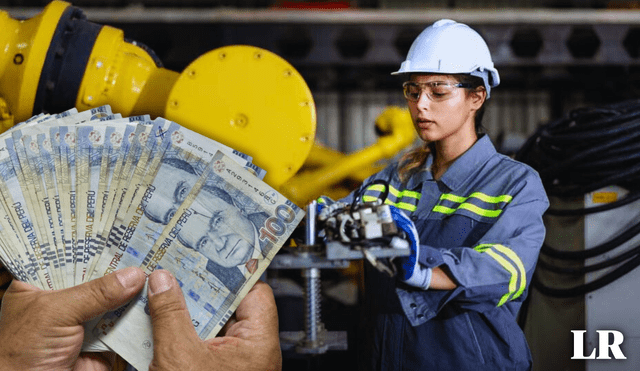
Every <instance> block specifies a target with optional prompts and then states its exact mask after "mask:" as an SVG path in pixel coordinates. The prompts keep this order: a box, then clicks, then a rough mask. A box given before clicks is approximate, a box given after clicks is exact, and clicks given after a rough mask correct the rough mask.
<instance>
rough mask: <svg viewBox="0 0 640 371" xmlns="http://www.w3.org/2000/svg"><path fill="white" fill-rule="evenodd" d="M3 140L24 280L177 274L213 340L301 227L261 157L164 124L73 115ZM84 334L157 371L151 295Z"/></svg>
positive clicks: (5, 245) (96, 112)
mask: <svg viewBox="0 0 640 371" xmlns="http://www.w3.org/2000/svg"><path fill="white" fill-rule="evenodd" d="M213 124H215V123H212V125H213ZM0 137H1V138H0V139H2V140H0V178H1V179H0V193H1V196H2V197H1V199H2V202H1V205H0V206H1V208H0V212H1V213H2V217H1V218H0V259H1V260H2V263H3V264H4V265H5V267H6V268H7V269H8V270H9V271H10V272H11V274H12V275H13V276H14V277H15V278H17V279H19V280H21V281H24V282H28V283H30V284H32V285H35V286H38V287H40V288H42V289H45V290H54V289H62V288H66V287H71V286H74V285H78V284H81V283H83V282H87V281H89V280H91V279H94V278H97V277H101V276H103V275H106V274H109V273H111V272H113V271H115V270H117V269H121V268H125V267H129V266H139V267H141V268H142V269H143V270H144V271H145V272H147V273H150V272H152V271H153V270H155V269H160V268H162V269H167V270H169V271H171V272H172V273H173V274H174V275H175V277H176V279H177V280H178V282H179V283H180V286H181V287H182V291H183V292H184V294H185V298H186V301H187V306H188V309H189V312H190V315H191V317H192V322H193V324H194V327H195V329H196V331H197V333H198V334H199V336H200V337H201V338H203V339H208V338H211V337H214V336H215V335H216V334H217V333H218V331H219V330H220V329H221V327H222V326H223V325H224V323H225V322H226V321H227V319H228V318H229V317H230V316H231V314H232V313H233V312H234V310H235V308H236V307H237V305H238V304H239V302H240V301H241V300H242V298H243V297H244V296H245V295H246V294H247V292H248V291H249V289H250V288H251V287H252V286H253V284H254V283H255V282H256V280H257V279H258V278H259V276H260V275H261V274H262V273H263V272H264V270H265V269H266V267H267V266H268V264H269V262H270V261H271V259H272V258H273V256H274V255H275V254H276V252H277V251H278V249H279V248H280V247H281V246H282V244H283V243H284V242H285V241H286V239H287V238H288V237H289V235H290V234H291V233H292V232H293V230H294V228H295V227H296V226H297V225H298V224H299V222H300V220H301V219H302V217H303V214H304V213H303V211H302V210H301V209H300V208H298V207H297V206H296V205H295V204H293V203H292V202H291V201H289V200H287V199H286V198H285V197H283V196H282V195H280V194H279V193H278V192H276V191H275V190H274V189H273V188H272V187H270V186H269V185H268V184H266V183H264V182H263V181H262V179H263V177H264V175H265V171H264V170H263V169H261V168H259V167H258V166H256V165H254V164H253V163H252V158H251V157H250V156H248V155H246V154H243V153H240V152H238V151H236V150H234V149H232V148H229V147H227V146H225V145H223V144H221V143H218V142H216V141H214V140H211V139H209V138H207V137H204V136H202V135H200V134H198V133H195V132H193V131H191V130H188V129H186V128H184V127H182V126H180V125H179V124H178V123H176V122H172V121H170V120H166V119H164V118H156V119H154V120H151V119H150V117H149V116H148V115H142V116H135V117H126V118H123V117H121V115H119V114H113V113H112V112H111V108H110V107H109V106H102V107H98V108H94V109H92V110H87V111H83V112H78V111H77V110H75V109H72V110H69V111H66V112H63V113H60V114H56V115H44V114H41V115H38V116H34V117H32V118H30V119H29V120H27V121H25V122H23V123H20V124H17V125H15V126H14V127H13V128H11V130H9V131H7V132H5V133H2V134H0ZM85 334H86V335H85V343H84V347H83V349H84V350H86V351H103V350H111V351H115V352H116V353H118V354H119V355H120V356H122V357H123V358H124V359H125V360H126V361H127V362H129V363H130V364H131V365H132V366H133V367H135V368H137V369H139V370H142V369H147V368H148V366H149V363H150V362H151V358H152V357H153V340H152V334H151V320H150V316H149V308H148V306H147V293H146V288H145V289H144V290H143V292H142V293H140V294H139V295H138V296H137V297H136V298H135V299H134V300H132V301H131V302H130V303H129V304H127V305H126V306H124V307H122V308H119V309H118V310H116V311H114V312H110V313H107V314H105V315H104V316H103V317H101V318H97V319H95V320H94V321H92V322H90V323H87V324H86V331H85Z"/></svg>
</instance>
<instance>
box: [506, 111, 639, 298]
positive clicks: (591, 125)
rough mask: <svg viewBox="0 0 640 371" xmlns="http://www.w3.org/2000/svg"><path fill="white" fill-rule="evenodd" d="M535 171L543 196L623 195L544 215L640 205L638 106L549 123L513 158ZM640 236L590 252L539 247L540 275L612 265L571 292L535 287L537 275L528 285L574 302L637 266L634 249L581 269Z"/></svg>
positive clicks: (634, 231) (627, 234)
mask: <svg viewBox="0 0 640 371" xmlns="http://www.w3.org/2000/svg"><path fill="white" fill-rule="evenodd" d="M515 158H516V160H519V161H521V162H524V163H526V164H528V165H530V166H531V167H533V168H534V169H536V170H537V171H538V173H539V174H540V178H541V179H542V182H543V184H544V187H545V190H546V191H547V194H548V195H549V196H555V197H558V198H575V197H580V196H584V195H585V194H587V193H590V192H593V191H595V190H598V189H601V188H603V187H606V186H611V185H617V186H620V187H622V188H625V189H626V190H628V193H627V194H626V196H625V197H623V198H621V199H619V200H616V201H615V202H611V203H607V204H604V205H599V206H595V207H589V208H576V209H568V210H567V209H549V210H548V211H547V215H554V216H584V215H587V214H593V213H598V212H603V211H608V210H613V209H616V208H619V207H622V206H624V205H627V204H629V203H631V202H634V201H636V200H638V199H640V100H637V99H636V100H627V101H622V102H618V103H614V104H609V105H605V106H601V107H592V108H581V109H577V110H573V111H571V112H569V114H567V115H565V116H564V117H562V118H560V119H556V120H553V121H551V122H549V123H548V124H546V125H543V126H541V127H539V128H538V130H537V131H536V132H535V133H534V134H533V135H532V136H531V137H529V138H528V140H527V141H526V142H525V144H524V145H523V146H522V148H521V149H520V150H519V151H518V153H517V154H516V156H515ZM638 234H640V223H637V224H635V225H632V226H630V227H629V228H627V229H626V230H625V231H622V232H621V233H620V234H619V235H617V236H615V237H613V238H611V239H610V240H609V241H607V242H604V243H602V244H600V245H598V246H595V247H593V248H589V249H586V250H582V251H563V250H559V249H554V248H552V247H549V246H548V245H546V244H545V245H543V246H542V249H541V252H540V253H541V258H542V259H539V261H538V267H539V268H540V270H546V271H550V272H554V273H558V274H567V275H571V276H574V277H576V276H580V275H584V274H585V273H588V272H594V271H597V270H601V269H604V268H608V267H612V266H615V265H618V266H617V267H616V268H615V269H613V270H611V271H610V272H607V273H606V274H604V275H602V276H601V277H599V278H597V279H595V280H593V281H591V282H589V283H586V284H583V285H578V286H576V287H570V288H552V287H548V286H546V285H544V284H543V283H542V282H540V279H539V277H538V276H539V274H540V270H539V271H537V272H536V274H535V275H534V277H533V281H532V284H533V286H534V287H535V288H536V289H538V290H539V291H540V292H541V293H542V294H544V295H547V296H551V297H564V298H566V297H574V296H579V295H584V294H586V293H588V292H590V291H593V290H597V289H599V288H602V287H604V286H606V285H608V284H609V283H611V282H613V281H615V280H617V279H619V278H620V277H622V276H624V275H625V274H627V273H628V272H630V271H632V270H633V269H635V268H636V267H638V266H639V265H640V245H639V246H635V247H631V248H629V249H627V250H626V251H625V252H624V253H622V254H619V255H617V256H614V257H612V258H609V259H606V260H605V261H602V262H599V263H596V264H592V265H589V266H587V265H584V261H585V260H586V259H588V258H593V257H596V256H600V255H602V254H604V253H607V252H610V251H612V250H613V249H615V248H616V247H618V246H620V245H622V244H623V243H626V242H628V241H629V240H631V239H632V238H633V237H635V236H636V235H638ZM545 258H552V259H558V260H561V261H570V262H571V261H572V262H574V263H577V264H580V263H582V265H581V266H577V267H564V266H558V265H555V264H553V263H551V262H550V261H549V259H545Z"/></svg>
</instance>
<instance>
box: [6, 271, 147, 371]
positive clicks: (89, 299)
mask: <svg viewBox="0 0 640 371" xmlns="http://www.w3.org/2000/svg"><path fill="white" fill-rule="evenodd" d="M144 282H145V275H144V273H143V272H142V270H141V269H139V268H127V269H123V270H119V271H116V272H114V273H112V274H110V275H107V276H104V277H101V278H98V279H95V280H93V281H91V282H87V283H84V284H82V285H78V286H75V287H71V288H68V289H64V290H55V291H43V290H41V289H39V288H37V287H34V286H32V285H29V284H27V283H24V282H20V281H16V280H14V281H13V282H12V283H11V285H10V286H9V288H8V289H7V291H6V293H5V295H4V297H3V299H2V310H1V311H0V369H1V370H21V371H25V370H93V371H98V370H110V369H111V364H112V363H113V362H114V359H115V355H114V354H102V353H86V354H80V348H81V347H82V339H83V338H84V327H83V326H82V323H83V322H86V321H88V320H90V319H92V318H94V317H97V316H99V315H100V314H102V313H104V312H107V311H109V310H113V309H116V308H118V307H120V306H122V305H123V304H125V303H126V302H127V301H129V300H131V299H132V298H133V297H134V296H135V294H136V293H137V292H139V291H140V290H141V289H142V287H143V286H144Z"/></svg>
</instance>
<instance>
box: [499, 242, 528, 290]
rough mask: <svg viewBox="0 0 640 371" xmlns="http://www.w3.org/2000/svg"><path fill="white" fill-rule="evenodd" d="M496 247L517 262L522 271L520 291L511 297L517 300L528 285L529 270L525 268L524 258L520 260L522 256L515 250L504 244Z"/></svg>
mask: <svg viewBox="0 0 640 371" xmlns="http://www.w3.org/2000/svg"><path fill="white" fill-rule="evenodd" d="M494 248H495V249H496V250H498V251H500V252H501V253H503V254H504V255H506V256H507V257H508V258H509V259H511V260H512V261H513V262H514V263H516V266H517V267H518V270H519V271H520V288H519V289H518V292H516V293H515V295H513V297H512V298H511V300H515V299H517V298H518V297H520V295H522V293H523V292H524V289H525V288H526V287H527V271H526V270H525V269H524V264H522V260H520V257H519V256H518V255H517V254H516V253H515V252H514V251H513V250H511V249H510V248H508V247H506V246H503V245H494Z"/></svg>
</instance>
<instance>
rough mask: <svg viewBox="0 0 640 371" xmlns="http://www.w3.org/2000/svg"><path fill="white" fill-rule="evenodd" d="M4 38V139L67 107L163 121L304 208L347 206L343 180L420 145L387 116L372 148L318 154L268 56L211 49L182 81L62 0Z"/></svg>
mask: <svg viewBox="0 0 640 371" xmlns="http://www.w3.org/2000/svg"><path fill="white" fill-rule="evenodd" d="M0 30H2V31H1V32H0V46H1V47H2V49H0V50H2V52H1V53H2V54H0V125H1V127H0V132H2V131H4V130H7V129H8V128H9V127H11V126H12V125H13V124H14V123H17V122H21V121H24V120H26V119H27V118H29V117H31V116H33V115H34V114H38V113H40V112H50V113H58V112H62V111H65V110H67V109H69V108H72V107H76V108H78V110H86V109H90V108H93V107H98V106H101V105H105V104H109V105H110V106H111V108H112V110H113V112H117V113H120V114H122V115H123V116H132V115H139V114H149V115H151V116H152V117H154V118H155V117H158V116H161V117H164V118H167V119H170V120H173V121H176V122H178V123H179V124H181V125H183V126H185V127H187V128H190V129H192V130H194V131H196V132H199V133H201V134H203V135H206V136H208V137H210V138H212V139H215V140H217V141H219V142H221V143H224V144H226V145H227V146H230V147H233V148H235V149H237V150H239V151H242V152H244V153H247V154H249V155H251V156H253V158H254V162H255V163H256V165H258V166H260V167H262V168H264V169H265V170H267V175H266V177H265V181H267V182H268V183H269V184H270V185H271V186H273V187H274V188H277V189H278V190H279V191H280V192H282V193H283V194H284V195H285V196H287V197H288V198H289V199H291V200H292V201H293V202H295V203H296V204H298V205H300V206H303V205H305V204H306V203H308V202H309V201H311V200H312V199H314V198H316V197H318V196H319V195H322V194H325V195H330V196H333V197H335V198H339V197H341V196H344V195H346V194H347V193H348V192H349V191H350V189H349V188H350V187H349V186H347V187H345V186H344V182H343V180H345V179H350V180H352V183H349V184H355V185H357V184H358V183H360V182H362V181H363V180H364V179H365V178H366V177H367V176H369V175H371V174H373V173H374V172H375V171H376V170H379V167H377V166H376V162H377V161H379V160H381V159H384V158H390V157H392V156H393V155H394V154H395V153H396V152H397V151H399V150H401V149H402V148H404V147H406V146H408V145H410V144H411V143H412V142H413V141H414V140H415V138H416V136H415V133H414V129H413V125H412V124H411V119H410V117H409V114H408V112H406V110H400V109H398V108H395V107H391V108H389V109H387V110H386V111H385V112H383V114H381V115H380V117H378V119H377V121H376V125H377V127H378V129H379V131H380V132H383V133H385V134H386V135H384V136H382V137H381V138H380V140H379V141H378V142H377V143H375V144H374V145H372V146H370V147H368V148H365V149H363V150H361V151H358V152H356V153H353V154H349V155H345V154H342V153H339V152H335V151H332V150H330V149H327V148H323V147H321V146H319V145H314V139H315V131H316V110H315V104H314V101H313V97H312V95H311V92H310V90H309V88H308V86H307V84H306V83H305V81H304V79H303V78H302V76H300V74H299V73H298V71H296V70H295V68H293V67H292V66H291V65H290V64H289V63H288V62H287V61H285V60H284V59H282V58H280V57H279V56H277V55H275V54H274V53H272V52H269V51H267V50H264V49H260V48H256V47H252V46H244V45H235V46H227V47H223V48H219V49H215V50H212V51H210V52H208V53H205V54H204V55H202V56H201V57H199V58H198V59H196V60H195V61H193V62H192V63H191V64H190V65H189V66H187V68H185V70H184V71H182V72H181V73H178V72H175V71H171V70H168V69H166V68H162V63H161V61H160V60H159V59H158V58H157V57H156V56H155V54H154V53H153V51H151V50H149V49H148V48H146V47H145V46H144V45H142V44H139V43H136V42H128V41H126V40H125V39H124V33H123V31H122V30H120V29H116V28H113V27H109V26H104V25H98V24H95V23H91V22H89V21H87V20H86V17H85V15H84V13H83V12H82V11H81V10H80V9H79V8H76V7H73V6H71V5H70V4H69V3H67V2H63V1H58V0H54V1H52V2H51V3H49V4H48V5H47V6H46V7H45V8H44V10H43V11H42V12H41V13H40V14H38V15H37V16H35V17H33V18H30V19H27V20H17V19H13V18H11V17H10V16H9V14H8V13H7V12H4V11H0ZM303 165H304V166H303ZM341 183H342V184H341Z"/></svg>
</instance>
